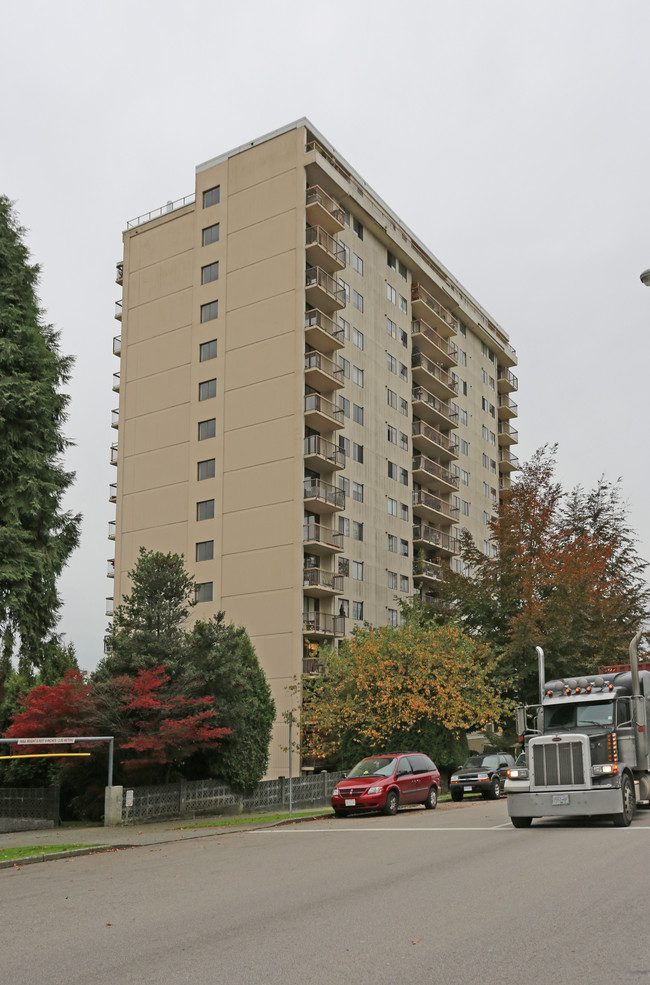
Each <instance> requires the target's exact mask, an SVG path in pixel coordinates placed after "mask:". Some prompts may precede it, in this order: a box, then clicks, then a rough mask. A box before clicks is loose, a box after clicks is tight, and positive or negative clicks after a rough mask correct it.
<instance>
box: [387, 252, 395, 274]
mask: <svg viewBox="0 0 650 985" xmlns="http://www.w3.org/2000/svg"><path fill="white" fill-rule="evenodd" d="M386 263H387V264H388V266H389V267H390V269H391V270H396V269H397V257H396V256H394V255H393V254H392V253H391V252H390V250H387V251H386Z"/></svg>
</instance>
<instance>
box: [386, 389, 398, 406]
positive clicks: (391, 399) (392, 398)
mask: <svg viewBox="0 0 650 985" xmlns="http://www.w3.org/2000/svg"><path fill="white" fill-rule="evenodd" d="M386 399H387V401H388V406H389V407H395V408H396V407H397V394H396V393H395V392H394V391H393V390H386Z"/></svg>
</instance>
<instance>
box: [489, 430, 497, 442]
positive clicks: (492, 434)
mask: <svg viewBox="0 0 650 985" xmlns="http://www.w3.org/2000/svg"><path fill="white" fill-rule="evenodd" d="M496 443H497V436H496V434H495V433H494V431H490V444H491V445H496Z"/></svg>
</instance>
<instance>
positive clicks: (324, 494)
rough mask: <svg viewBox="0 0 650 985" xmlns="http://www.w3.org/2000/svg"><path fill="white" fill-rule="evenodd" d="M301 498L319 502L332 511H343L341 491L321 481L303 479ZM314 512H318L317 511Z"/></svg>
mask: <svg viewBox="0 0 650 985" xmlns="http://www.w3.org/2000/svg"><path fill="white" fill-rule="evenodd" d="M303 498H304V499H316V500H319V501H320V502H322V503H324V504H326V505H327V506H329V507H331V509H333V510H344V509H345V493H344V492H343V490H342V489H337V488H336V486H333V485H332V484H331V482H323V481H322V480H321V479H311V478H307V479H305V481H304V485H303ZM315 512H318V510H316V511H315Z"/></svg>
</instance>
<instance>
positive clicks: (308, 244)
mask: <svg viewBox="0 0 650 985" xmlns="http://www.w3.org/2000/svg"><path fill="white" fill-rule="evenodd" d="M305 250H306V255H307V259H308V260H309V264H310V266H312V267H322V268H323V270H327V271H329V273H330V274H333V273H336V272H337V271H339V270H345V249H344V247H343V246H342V245H341V243H339V242H338V240H336V239H334V237H333V236H330V234H329V233H328V232H326V230H325V229H323V228H322V227H321V226H307V229H306V230H305Z"/></svg>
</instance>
